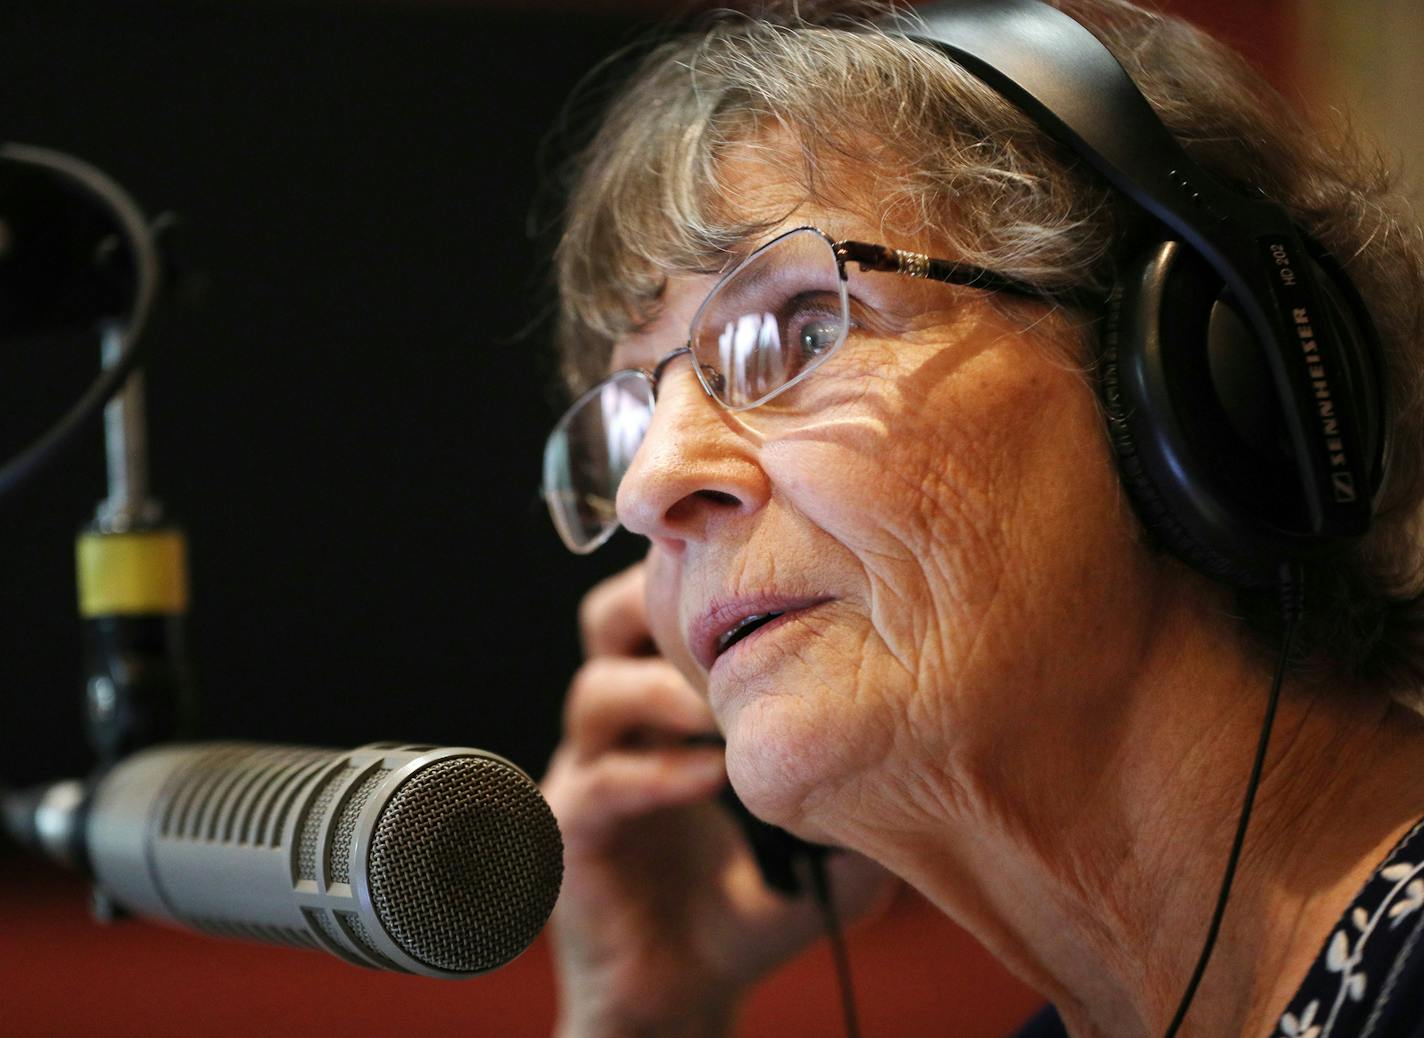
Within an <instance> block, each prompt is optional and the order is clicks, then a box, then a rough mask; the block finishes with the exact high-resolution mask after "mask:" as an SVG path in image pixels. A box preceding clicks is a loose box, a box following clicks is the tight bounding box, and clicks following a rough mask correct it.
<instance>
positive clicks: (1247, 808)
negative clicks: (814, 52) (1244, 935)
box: [1164, 562, 1305, 1038]
mask: <svg viewBox="0 0 1424 1038" xmlns="http://www.w3.org/2000/svg"><path fill="white" fill-rule="evenodd" d="M1304 579H1305V578H1304V575H1303V574H1302V572H1301V568H1300V566H1299V564H1297V563H1293V562H1288V563H1285V564H1284V565H1282V567H1281V582H1280V594H1281V652H1280V657H1279V658H1278V659H1277V661H1276V674H1275V677H1274V678H1273V679H1272V681H1271V694H1270V696H1269V698H1268V699H1267V700H1266V716H1265V718H1264V719H1263V720H1262V722H1261V736H1260V739H1259V740H1258V741H1257V743H1256V759H1255V760H1254V761H1253V762H1252V764H1251V777H1250V778H1249V779H1248V780H1247V782H1246V795H1245V797H1244V798H1243V800H1242V804H1241V817H1240V818H1239V819H1238V820H1237V822H1236V836H1235V837H1234V838H1233V839H1232V841H1231V853H1230V854H1229V855H1228V856H1227V858H1226V871H1225V873H1224V874H1223V875H1222V877H1221V893H1219V894H1218V895H1217V897H1216V908H1215V909H1214V910H1213V911H1212V914H1211V925H1210V926H1208V927H1207V932H1206V941H1205V942H1204V943H1203V944H1202V950H1201V955H1199V956H1198V957H1197V965H1196V968H1195V969H1194V970H1193V971H1192V978H1191V980H1189V981H1188V982H1187V988H1186V990H1185V991H1184V992H1182V1000H1181V1002H1179V1003H1178V1004H1177V1012H1176V1013H1175V1014H1174V1015H1173V1017H1172V1022H1171V1023H1170V1024H1168V1025H1167V1031H1166V1034H1165V1036H1164V1038H1175V1035H1176V1033H1177V1031H1178V1029H1179V1028H1180V1027H1181V1026H1182V1021H1183V1020H1184V1019H1185V1018H1186V1015H1187V1010H1188V1009H1189V1008H1191V1004H1192V999H1193V998H1194V997H1196V993H1197V986H1198V985H1200V984H1201V979H1202V975H1203V974H1204V973H1206V967H1207V963H1208V962H1210V961H1211V953H1212V951H1213V949H1214V948H1215V947H1216V938H1217V935H1218V934H1219V933H1220V931H1221V919H1222V916H1224V915H1225V914H1226V901H1227V898H1228V897H1230V895H1231V883H1232V881H1233V880H1234V879H1235V878H1236V865H1237V863H1238V862H1239V861H1240V859H1241V846H1242V844H1244V843H1245V842H1246V827H1247V825H1248V824H1249V823H1250V821H1251V807H1252V805H1253V804H1254V803H1255V801H1256V788H1257V786H1259V785H1260V783H1261V771H1262V769H1263V768H1264V766H1265V763H1266V749H1267V747H1268V746H1269V745H1270V742H1271V728H1272V726H1273V725H1274V724H1275V720H1276V706H1277V705H1278V704H1279V703H1280V699H1281V684H1282V683H1283V681H1284V679H1285V674H1286V668H1287V667H1288V666H1289V665H1290V659H1291V652H1292V650H1293V649H1294V643H1295V636H1296V633H1297V631H1298V629H1299V627H1300V620H1301V617H1302V615H1303V614H1304V612H1305V609H1304V593H1305V588H1304Z"/></svg>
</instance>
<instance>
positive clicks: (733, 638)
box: [717, 612, 783, 656]
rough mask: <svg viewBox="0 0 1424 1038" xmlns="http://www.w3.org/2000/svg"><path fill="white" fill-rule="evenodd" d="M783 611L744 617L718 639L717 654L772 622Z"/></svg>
mask: <svg viewBox="0 0 1424 1038" xmlns="http://www.w3.org/2000/svg"><path fill="white" fill-rule="evenodd" d="M782 615H783V614H782V613H776V612H772V613H754V614H752V615H751V616H746V617H743V618H742V619H741V620H739V621H737V624H736V625H735V626H734V627H732V628H731V629H730V630H728V631H727V632H726V633H724V634H723V635H722V637H720V638H718V639H717V655H719V656H720V655H722V653H724V652H726V651H727V650H728V649H730V648H731V647H732V646H733V645H736V644H737V642H739V641H741V640H742V639H743V638H745V637H747V635H749V634H751V633H752V632H753V631H755V630H757V629H759V628H761V627H764V626H765V625H767V624H769V623H771V621H773V620H775V619H776V618H777V617H778V616H782Z"/></svg>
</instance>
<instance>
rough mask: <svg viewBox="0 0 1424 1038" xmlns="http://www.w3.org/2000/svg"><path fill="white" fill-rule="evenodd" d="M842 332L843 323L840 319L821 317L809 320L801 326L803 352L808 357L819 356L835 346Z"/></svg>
mask: <svg viewBox="0 0 1424 1038" xmlns="http://www.w3.org/2000/svg"><path fill="white" fill-rule="evenodd" d="M840 332H841V323H840V321H838V320H831V319H829V318H819V319H813V320H810V321H807V322H806V323H805V324H803V325H802V326H801V333H800V335H801V352H802V353H803V354H804V355H806V356H808V357H819V356H820V355H821V354H823V353H825V352H826V351H827V350H829V349H831V348H833V347H834V346H835V344H836V341H837V340H838V339H839V338H840Z"/></svg>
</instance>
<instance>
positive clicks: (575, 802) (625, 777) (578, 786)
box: [544, 747, 727, 843]
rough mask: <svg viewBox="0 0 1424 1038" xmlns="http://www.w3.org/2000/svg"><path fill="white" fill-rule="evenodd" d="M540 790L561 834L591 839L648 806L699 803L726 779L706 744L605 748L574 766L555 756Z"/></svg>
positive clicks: (716, 755) (572, 839)
mask: <svg viewBox="0 0 1424 1038" xmlns="http://www.w3.org/2000/svg"><path fill="white" fill-rule="evenodd" d="M549 771H550V773H549V778H548V780H547V781H546V783H545V788H544V795H545V798H546V799H547V800H548V802H549V806H550V808H552V810H553V812H554V816H555V817H556V818H557V819H558V821H559V828H560V831H561V832H562V833H563V835H564V839H565V840H566V841H568V842H570V843H573V842H577V841H580V840H584V841H592V842H596V841H599V840H601V839H603V838H604V837H606V836H608V835H610V834H611V833H612V832H613V831H614V830H615V829H616V828H617V827H618V826H619V825H621V824H622V823H624V822H627V821H629V820H631V819H634V818H638V817H641V816H642V815H646V814H648V813H650V812H652V811H656V810H659V809H661V808H667V807H681V806H684V805H687V804H694V803H700V802H702V801H706V800H709V799H710V798H711V797H713V796H714V795H715V794H716V793H717V791H718V790H719V789H721V788H722V786H723V785H725V784H726V781H727V771H726V766H725V764H724V762H723V757H722V751H721V750H720V749H716V748H710V747H694V748H665V749H657V750H642V751H636V752H631V751H630V752H617V753H608V754H604V755H603V756H601V757H599V758H598V759H597V760H596V761H595V762H594V763H592V764H588V765H577V764H574V763H572V762H570V761H567V760H558V759H556V760H555V762H554V764H553V766H551V768H550V769H549Z"/></svg>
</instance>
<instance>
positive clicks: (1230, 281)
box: [887, 0, 1386, 588]
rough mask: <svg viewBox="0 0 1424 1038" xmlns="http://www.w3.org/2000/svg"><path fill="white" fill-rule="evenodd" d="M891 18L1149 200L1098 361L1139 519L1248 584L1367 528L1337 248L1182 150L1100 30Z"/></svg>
mask: <svg viewBox="0 0 1424 1038" xmlns="http://www.w3.org/2000/svg"><path fill="white" fill-rule="evenodd" d="M887 29H888V30H889V31H891V32H892V33H894V34H896V35H902V36H905V37H908V38H910V39H913V40H915V41H916V42H919V43H922V44H925V45H926V46H929V47H933V48H934V49H936V50H938V51H940V52H941V53H943V54H945V55H947V56H949V57H950V58H951V59H953V60H954V61H955V62H957V63H958V64H959V65H961V66H962V67H963V68H964V69H966V70H967V71H968V72H969V73H971V74H972V75H974V76H975V77H976V78H978V79H980V80H981V81H983V82H984V83H985V84H987V85H988V86H990V87H991V88H993V89H994V90H995V91H996V92H997V93H999V94H1000V95H1002V96H1003V97H1004V98H1005V99H1006V100H1008V101H1010V102H1011V103H1013V104H1014V105H1016V106H1017V107H1018V108H1020V109H1021V110H1022V111H1023V112H1024V113H1025V114H1026V115H1027V116H1028V117H1029V118H1030V119H1032V120H1033V121H1034V122H1035V123H1036V124H1037V125H1038V126H1039V128H1040V129H1042V130H1043V131H1044V132H1045V133H1047V134H1048V135H1049V136H1050V137H1051V138H1053V139H1054V140H1055V141H1058V142H1059V143H1060V144H1063V145H1065V146H1067V147H1068V148H1069V149H1071V150H1072V151H1073V152H1074V153H1075V154H1076V155H1077V156H1078V157H1080V158H1082V159H1083V160H1085V161H1086V162H1087V163H1088V164H1089V165H1091V166H1092V167H1093V168H1094V169H1096V170H1097V171H1098V172H1099V173H1100V174H1101V175H1102V176H1104V177H1105V178H1106V179H1107V180H1108V182H1109V183H1110V184H1112V186H1113V187H1115V188H1116V189H1117V190H1118V191H1120V192H1121V193H1122V194H1124V195H1126V196H1127V197H1128V198H1129V199H1131V200H1132V201H1133V202H1134V203H1136V204H1137V205H1138V206H1139V207H1140V208H1141V209H1142V210H1144V211H1145V212H1146V213H1147V214H1149V215H1150V216H1152V217H1154V218H1155V221H1156V225H1157V233H1156V235H1155V237H1154V240H1153V241H1152V243H1151V244H1150V245H1149V246H1148V247H1147V248H1146V249H1145V250H1144V251H1143V252H1142V253H1141V254H1140V255H1139V256H1137V257H1135V258H1133V259H1132V260H1131V261H1130V262H1128V263H1127V264H1126V265H1124V266H1123V268H1122V270H1121V272H1120V274H1119V278H1118V284H1117V286H1116V288H1115V289H1114V291H1113V293H1112V296H1111V299H1110V301H1109V303H1108V309H1107V313H1106V315H1105V320H1104V332H1103V338H1102V345H1101V358H1100V365H1099V391H1100V395H1101V399H1102V403H1103V408H1104V410H1105V412H1106V415H1107V421H1108V430H1109V436H1110V439H1111V441H1112V445H1113V449H1114V452H1115V454H1116V456H1117V462H1118V470H1119V472H1120V474H1121V477H1122V481H1123V483H1124V485H1125V486H1126V487H1127V489H1128V494H1129V497H1130V498H1131V500H1132V502H1133V504H1134V507H1135V508H1136V510H1137V513H1138V515H1139V516H1140V517H1141V519H1142V520H1143V522H1144V523H1145V524H1146V526H1147V528H1148V529H1149V530H1151V531H1152V532H1153V533H1154V534H1155V535H1156V536H1157V537H1158V538H1159V539H1160V540H1161V541H1162V543H1163V544H1164V545H1165V546H1166V547H1167V548H1169V549H1170V550H1171V551H1173V552H1174V553H1176V554H1177V555H1178V556H1179V557H1180V558H1182V559H1183V560H1184V561H1186V562H1187V563H1189V564H1191V565H1192V566H1194V567H1196V568H1197V569H1199V570H1200V571H1202V572H1204V573H1206V574H1208V575H1210V576H1212V577H1215V578H1217V579H1220V580H1224V581H1226V582H1227V583H1230V584H1232V585H1235V586H1237V587H1243V588H1257V587H1269V586H1273V585H1275V584H1277V583H1278V582H1279V581H1280V574H1281V571H1282V567H1283V566H1285V565H1288V564H1298V563H1309V562H1318V561H1320V560H1323V559H1327V558H1329V557H1331V556H1334V555H1337V554H1339V553H1340V552H1342V551H1344V550H1346V549H1348V548H1349V547H1350V546H1351V545H1352V544H1354V543H1355V542H1356V541H1357V540H1358V539H1359V538H1360V537H1361V536H1363V535H1364V534H1365V532H1366V531H1367V530H1368V529H1369V525H1370V520H1371V516H1372V513H1373V509H1374V500H1375V497H1376V495H1377V493H1378V491H1379V488H1380V485H1381V483H1382V481H1383V473H1384V468H1385V439H1386V437H1385V431H1384V425H1385V421H1384V412H1385V405H1384V385H1383V383H1384V378H1383V374H1382V364H1381V360H1380V344H1379V335H1378V332H1377V331H1376V329H1375V326H1374V323H1373V321H1372V320H1371V319H1370V316H1369V313H1368V312H1367V310H1366V309H1365V306H1364V304H1363V302H1362V301H1361V299H1360V297H1359V295H1358V293H1357V292H1356V291H1355V289H1354V287H1353V286H1352V285H1351V284H1350V281H1349V279H1348V278H1347V277H1346V276H1345V274H1344V271H1343V270H1342V269H1341V267H1340V265H1339V264H1338V263H1337V262H1336V261H1335V260H1334V259H1333V258H1332V257H1331V256H1330V254H1329V253H1328V252H1326V250H1325V249H1323V248H1322V247H1320V246H1319V245H1318V244H1317V243H1315V242H1314V241H1312V240H1311V239H1310V237H1309V236H1308V235H1306V234H1305V233H1303V232H1302V231H1301V230H1300V229H1299V228H1297V227H1296V226H1294V224H1293V223H1292V222H1291V220H1290V217H1289V215H1288V214H1287V213H1286V211H1285V210H1284V209H1283V208H1282V207H1281V206H1279V205H1276V204H1274V203H1272V202H1270V201H1267V200H1266V199H1264V198H1260V197H1256V196H1248V195H1245V194H1243V193H1241V192H1240V191H1239V190H1236V189H1232V188H1229V187H1227V186H1225V185H1223V184H1222V183H1221V182H1220V181H1219V180H1216V179H1214V178H1213V177H1212V176H1211V175H1210V174H1209V173H1207V172H1206V171H1205V170H1204V169H1202V168H1201V167H1200V166H1199V165H1198V164H1197V163H1196V162H1194V161H1193V160H1192V159H1191V158H1190V157H1189V156H1188V155H1187V154H1186V152H1185V151H1184V150H1183V149H1182V147H1181V145H1180V144H1178V143H1177V141H1176V139H1175V138H1173V137H1172V135H1171V133H1170V132H1169V131H1168V130H1167V128H1166V127H1165V126H1164V125H1163V124H1162V122H1161V121H1160V120H1159V119H1158V118H1157V116H1156V114H1155V113H1154V112H1153V111H1152V108H1151V106H1150V105H1149V104H1148V103H1147V100H1146V98H1144V97H1143V96H1142V93H1141V92H1140V91H1139V90H1138V89H1137V86H1136V85H1135V84H1134V83H1133V82H1132V80H1131V78H1129V76H1128V75H1127V73H1126V72H1125V71H1124V70H1123V68H1122V66H1121V65H1120V64H1119V63H1118V61H1117V59H1116V58H1114V57H1113V55H1112V53H1111V52H1110V51H1109V50H1108V49H1107V47H1105V46H1104V45H1103V44H1102V43H1101V42H1100V41H1099V40H1098V38H1097V37H1096V36H1094V35H1093V34H1092V33H1091V32H1089V31H1088V29H1087V28H1085V27H1084V26H1083V25H1081V24H1080V23H1078V22H1077V21H1075V20H1074V19H1073V18H1071V17H1070V16H1068V15H1067V14H1064V13H1063V12H1061V11H1059V10H1057V9H1056V8H1054V7H1051V6H1049V5H1048V4H1046V3H1043V2H1041V0H950V2H945V3H937V4H931V5H929V6H926V7H924V8H922V9H920V10H919V11H917V12H915V13H913V14H910V15H902V16H900V17H898V18H897V19H895V20H893V21H891V22H890V23H888V24H887Z"/></svg>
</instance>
